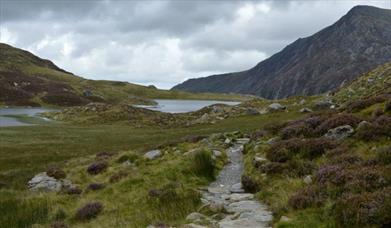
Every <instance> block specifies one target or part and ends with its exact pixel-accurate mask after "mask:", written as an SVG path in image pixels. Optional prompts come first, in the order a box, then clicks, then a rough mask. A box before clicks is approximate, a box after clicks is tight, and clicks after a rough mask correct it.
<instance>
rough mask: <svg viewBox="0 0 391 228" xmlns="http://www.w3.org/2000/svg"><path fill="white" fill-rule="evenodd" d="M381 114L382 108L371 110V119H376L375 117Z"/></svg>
mask: <svg viewBox="0 0 391 228" xmlns="http://www.w3.org/2000/svg"><path fill="white" fill-rule="evenodd" d="M383 114H384V112H383V110H382V109H380V108H377V109H375V110H373V112H372V118H373V119H376V118H377V117H379V116H381V115H383Z"/></svg>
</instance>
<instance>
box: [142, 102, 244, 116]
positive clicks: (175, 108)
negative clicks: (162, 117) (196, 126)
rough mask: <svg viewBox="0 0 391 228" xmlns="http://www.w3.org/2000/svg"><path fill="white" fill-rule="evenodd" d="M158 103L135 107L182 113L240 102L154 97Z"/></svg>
mask: <svg viewBox="0 0 391 228" xmlns="http://www.w3.org/2000/svg"><path fill="white" fill-rule="evenodd" d="M155 101H156V102H157V103H158V105H156V106H147V105H137V107H142V108H147V109H150V110H156V111H161V112H169V113H184V112H192V111H197V110H199V109H201V108H203V107H206V106H209V105H213V104H227V105H237V104H239V103H240V102H235V101H213V100H164V99H156V100H155Z"/></svg>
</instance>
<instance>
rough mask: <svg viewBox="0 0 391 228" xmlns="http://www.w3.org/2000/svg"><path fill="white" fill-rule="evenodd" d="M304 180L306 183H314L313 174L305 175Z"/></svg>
mask: <svg viewBox="0 0 391 228" xmlns="http://www.w3.org/2000/svg"><path fill="white" fill-rule="evenodd" d="M303 181H304V183H306V184H311V183H312V177H311V175H307V176H305V177H304V179H303Z"/></svg>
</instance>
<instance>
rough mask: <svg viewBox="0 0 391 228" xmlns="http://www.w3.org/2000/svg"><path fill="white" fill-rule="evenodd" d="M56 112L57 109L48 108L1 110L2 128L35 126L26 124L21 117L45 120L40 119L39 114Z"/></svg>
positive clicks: (0, 121)
mask: <svg viewBox="0 0 391 228" xmlns="http://www.w3.org/2000/svg"><path fill="white" fill-rule="evenodd" d="M49 111H55V109H47V108H0V127H11V126H28V125H33V124H31V123H26V122H24V121H22V120H20V118H17V117H13V116H20V117H26V116H27V117H30V118H33V119H35V118H36V119H38V120H41V121H42V120H45V119H44V118H42V117H39V116H38V114H39V113H42V112H49Z"/></svg>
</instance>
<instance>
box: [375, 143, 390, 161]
mask: <svg viewBox="0 0 391 228" xmlns="http://www.w3.org/2000/svg"><path fill="white" fill-rule="evenodd" d="M376 159H377V160H378V161H379V162H380V163H382V164H384V165H389V164H391V146H387V147H382V148H380V149H378V150H377V154H376Z"/></svg>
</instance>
